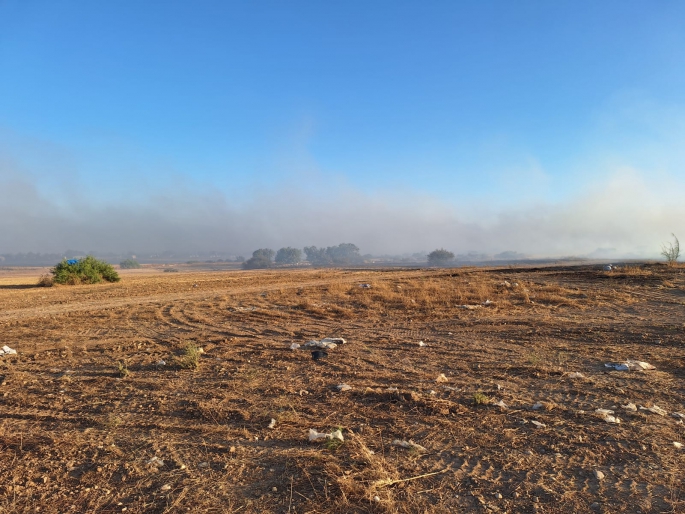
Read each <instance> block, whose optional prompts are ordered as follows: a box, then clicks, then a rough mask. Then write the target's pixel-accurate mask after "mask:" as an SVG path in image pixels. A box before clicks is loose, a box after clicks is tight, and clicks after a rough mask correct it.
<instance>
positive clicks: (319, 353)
mask: <svg viewBox="0 0 685 514" xmlns="http://www.w3.org/2000/svg"><path fill="white" fill-rule="evenodd" d="M326 357H328V352H327V351H326V350H314V351H313V352H312V359H314V360H315V361H318V360H321V359H325V358H326Z"/></svg>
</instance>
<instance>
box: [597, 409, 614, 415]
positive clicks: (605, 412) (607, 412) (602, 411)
mask: <svg viewBox="0 0 685 514" xmlns="http://www.w3.org/2000/svg"><path fill="white" fill-rule="evenodd" d="M595 412H596V413H597V414H599V415H600V416H607V415H608V414H613V413H614V411H612V410H610V409H595Z"/></svg>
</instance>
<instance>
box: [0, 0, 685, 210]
mask: <svg viewBox="0 0 685 514" xmlns="http://www.w3.org/2000/svg"><path fill="white" fill-rule="evenodd" d="M684 105H685V2H681V1H677V2H675V1H663V2H662V1H660V2H653V1H628V2H626V1H600V2H597V1H587V2H583V1H567V2H562V1H559V2H548V1H484V2H476V1H461V2H459V1H455V0H450V1H442V2H441V1H433V2H419V1H414V2H403V1H370V2H369V1H363V2H361V1H360V2H356V1H345V2H321V1H308V2H304V1H254V2H228V1H192V2H191V1H184V2H181V1H168V0H165V1H156V2H155V1H144V2H141V1H125V0H117V1H110V2H101V1H85V0H84V1H68V0H59V1H53V0H51V1H37V0H0V150H1V151H2V152H3V153H2V155H3V158H4V159H5V163H7V162H9V161H11V166H14V167H15V169H19V170H21V172H23V173H29V174H31V175H32V176H35V177H38V178H40V179H41V180H42V182H41V183H42V184H52V183H53V182H59V178H58V177H59V176H60V175H62V176H63V175H70V176H72V177H79V180H80V181H81V182H82V183H85V184H88V187H89V188H91V189H92V190H93V191H94V193H93V194H96V195H99V197H101V198H102V199H103V201H106V200H107V199H108V198H110V197H111V198H114V197H116V196H117V195H119V196H121V195H123V194H129V193H125V192H124V190H125V185H126V184H130V180H131V178H134V177H137V178H140V179H141V180H143V179H144V180H145V181H147V182H146V183H148V184H154V183H155V182H156V181H162V180H168V177H172V176H173V177H176V179H179V180H181V181H186V182H187V183H189V184H192V185H193V186H192V187H195V186H198V185H199V186H198V187H205V188H210V189H215V190H218V191H221V192H223V193H226V194H227V195H228V196H229V198H230V197H233V198H240V197H242V196H243V195H245V194H249V193H250V191H255V190H259V189H260V188H268V187H274V186H275V185H278V184H280V183H283V182H286V183H293V182H294V183H297V181H298V180H302V182H304V181H305V179H307V178H308V177H309V178H314V179H316V178H317V177H318V178H319V179H320V178H321V177H323V180H324V181H325V180H327V179H328V178H332V180H334V181H343V182H345V183H346V184H349V185H350V186H351V187H354V188H357V189H359V190H361V191H364V192H370V193H374V192H379V191H386V190H396V189H399V190H408V191H423V192H427V193H428V194H433V195H437V196H438V197H440V198H442V199H445V200H446V201H450V198H452V199H455V201H457V200H458V199H464V198H469V197H471V198H486V197H488V198H491V197H492V198H495V199H496V201H501V202H502V205H504V204H506V203H507V201H506V197H507V194H508V193H510V192H511V191H518V190H517V188H516V183H517V181H518V178H519V177H521V180H523V181H524V182H525V183H526V184H527V186H526V187H529V186H531V187H532V185H534V184H535V183H536V182H540V184H541V185H540V188H541V189H540V190H539V191H537V190H534V191H533V193H535V194H538V193H539V194H540V195H542V196H543V197H544V198H545V199H546V200H549V201H556V200H563V198H564V197H565V196H566V195H568V194H571V193H573V192H577V190H578V189H582V188H583V187H584V186H585V184H586V182H585V179H584V178H583V173H594V172H595V168H593V166H596V165H599V163H600V162H601V161H602V160H606V159H609V160H611V159H616V160H618V161H620V162H625V163H627V164H629V165H632V166H637V167H640V166H643V167H647V168H648V167H650V166H651V165H655V163H656V164H657V165H658V166H660V167H661V168H663V169H665V170H666V171H668V172H669V173H675V174H676V175H678V174H680V175H678V176H679V177H680V178H682V177H683V173H685V172H683V170H682V169H680V171H678V166H676V164H682V163H683V160H682V158H681V157H682V155H681V156H679V157H677V158H676V157H674V158H673V159H675V160H669V159H668V158H665V157H664V154H666V153H668V151H669V149H672V148H676V147H677V146H678V145H679V144H680V143H682V140H678V141H673V140H672V138H673V137H675V136H674V135H673V134H674V133H673V131H672V130H671V128H672V127H673V126H677V127H679V130H680V132H677V135H682V133H683V132H682V130H681V129H682V117H680V114H682V113H683V112H684V111H683V106H684ZM654 113H658V115H657V114H654ZM678 137H679V136H678ZM664 159H665V160H664ZM5 165H7V164H5ZM584 170H585V171H584ZM103 183H104V184H106V187H98V185H102V184H103ZM44 187H45V186H44ZM492 191H495V193H492V194H490V193H489V192H492ZM518 193H521V191H518ZM130 194H133V195H135V191H133V192H131V193H130ZM497 199H499V200H497Z"/></svg>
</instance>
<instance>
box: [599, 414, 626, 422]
mask: <svg viewBox="0 0 685 514" xmlns="http://www.w3.org/2000/svg"><path fill="white" fill-rule="evenodd" d="M602 420H604V421H606V422H607V423H620V422H621V420H620V419H619V418H617V417H614V416H609V415H608V414H607V415H606V416H604V417H603V418H602Z"/></svg>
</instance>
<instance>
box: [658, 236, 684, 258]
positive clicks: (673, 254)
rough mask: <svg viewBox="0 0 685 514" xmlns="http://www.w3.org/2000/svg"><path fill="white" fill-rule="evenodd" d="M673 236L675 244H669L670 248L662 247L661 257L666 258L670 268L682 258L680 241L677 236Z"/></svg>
mask: <svg viewBox="0 0 685 514" xmlns="http://www.w3.org/2000/svg"><path fill="white" fill-rule="evenodd" d="M671 235H672V236H673V239H674V242H673V243H668V246H666V245H665V244H663V245H661V255H663V256H664V257H665V258H666V261H667V262H668V265H669V266H673V265H674V264H675V263H676V262H677V261H678V257H680V241H678V238H677V237H676V236H675V234H671Z"/></svg>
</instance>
